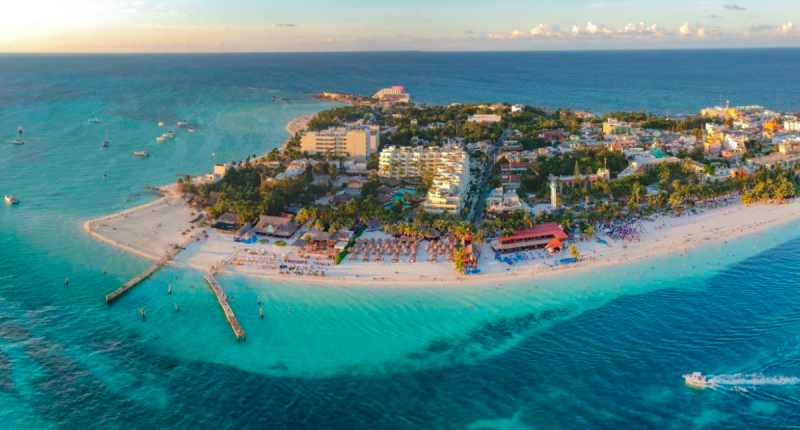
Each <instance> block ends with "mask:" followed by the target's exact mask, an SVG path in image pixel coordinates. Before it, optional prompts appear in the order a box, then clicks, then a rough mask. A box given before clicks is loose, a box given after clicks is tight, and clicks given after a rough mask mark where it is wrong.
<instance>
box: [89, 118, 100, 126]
mask: <svg viewBox="0 0 800 430" xmlns="http://www.w3.org/2000/svg"><path fill="white" fill-rule="evenodd" d="M101 122H103V120H102V119H100V118H98V117H93V118H90V119H89V124H100V123H101Z"/></svg>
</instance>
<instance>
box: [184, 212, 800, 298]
mask: <svg viewBox="0 0 800 430" xmlns="http://www.w3.org/2000/svg"><path fill="white" fill-rule="evenodd" d="M798 209H800V200H795V201H792V202H790V203H786V204H780V205H771V204H764V203H762V204H757V205H751V206H744V205H743V204H741V203H735V204H732V205H730V206H726V207H723V208H717V209H713V210H708V211H705V212H704V213H700V214H698V215H693V216H686V217H683V218H669V217H668V218H664V219H663V220H659V221H656V222H652V221H648V222H645V223H646V224H647V225H646V228H647V233H645V234H644V235H643V236H644V237H643V239H642V240H641V241H639V242H633V243H628V244H627V245H626V246H625V247H623V245H622V243H621V242H611V243H612V244H611V245H602V244H600V243H599V242H596V241H594V240H592V241H587V242H580V243H579V244H578V247H579V249H580V252H581V253H582V254H584V255H585V256H586V258H585V259H584V261H582V262H580V263H578V264H576V265H571V266H559V267H550V266H549V265H547V266H545V265H544V264H543V263H546V262H550V261H552V260H553V259H555V258H564V256H565V255H563V254H562V256H561V257H552V258H550V259H548V260H546V261H540V262H539V264H537V265H529V264H521V265H519V266H514V269H513V270H507V271H503V269H505V268H506V267H505V266H502V265H501V264H500V263H497V262H494V261H492V260H491V259H490V258H489V257H488V255H486V254H484V257H483V258H482V260H481V268H482V270H484V271H486V273H484V274H479V275H468V276H467V275H459V274H457V273H456V272H455V270H454V268H453V264H452V263H446V262H440V263H429V262H424V261H422V260H420V262H418V263H414V264H413V265H412V264H408V263H397V264H386V263H374V262H370V263H353V262H349V261H347V262H343V263H342V264H341V265H339V266H333V265H331V266H326V267H324V270H325V272H326V276H325V277H311V276H296V275H290V276H286V275H280V274H278V273H270V272H268V271H267V270H265V269H256V268H249V267H244V266H235V265H232V264H229V265H227V266H226V267H225V268H224V269H223V270H221V273H223V274H229V275H239V276H245V277H249V278H252V279H258V280H263V281H270V282H282V283H289V284H302V285H336V286H342V285H353V286H371V287H376V286H377V287H417V286H439V287H452V286H457V285H475V284H492V283H500V284H502V282H515V281H523V280H535V279H539V278H549V277H552V276H556V275H560V274H578V273H584V272H589V271H591V272H594V271H599V273H602V271H603V270H605V269H611V268H616V267H622V266H625V265H628V264H632V263H636V262H642V261H646V260H655V259H657V258H661V257H665V256H673V255H680V256H682V255H688V254H690V253H692V252H695V251H696V250H697V249H698V248H704V247H708V246H718V247H719V248H720V249H724V247H725V245H726V244H728V242H732V241H734V240H737V239H741V238H744V237H747V236H751V235H754V234H759V233H761V232H764V231H766V230H769V229H773V228H779V227H781V226H782V225H784V226H785V225H786V224H787V223H789V222H792V221H797V220H799V219H800V211H798ZM662 221H663V224H662ZM711 221H713V223H712V222H711ZM656 227H658V228H656ZM221 239H222V240H224V239H225V236H216V237H210V239H208V241H207V243H208V247H207V249H205V250H203V249H197V250H193V251H191V252H188V253H186V254H185V255H183V256H182V257H180V258H178V259H177V261H176V264H180V265H182V266H185V267H191V268H193V269H196V270H205V269H207V266H208V265H209V264H211V263H212V262H213V263H218V262H219V261H220V260H221V259H224V258H227V257H228V256H229V255H230V254H229V253H227V252H225V251H226V249H228V248H230V247H232V246H233V245H231V246H230V247H229V246H226V245H225V243H224V242H219V240H221ZM227 240H229V241H231V242H232V240H231V239H230V238H229V237H228V238H227ZM484 246H488V245H484ZM239 247H242V248H243V247H247V245H245V246H242V244H239ZM250 247H251V248H254V247H255V248H257V246H250ZM205 253H207V254H208V255H203V254H205ZM706 263H707V264H710V262H706ZM698 264H700V263H699V262H698ZM498 266H499V267H498ZM392 272H396V273H392Z"/></svg>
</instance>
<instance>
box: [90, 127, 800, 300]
mask: <svg viewBox="0 0 800 430" xmlns="http://www.w3.org/2000/svg"><path fill="white" fill-rule="evenodd" d="M313 116H314V115H305V116H303V117H300V118H297V119H295V120H293V121H292V122H290V123H289V125H287V131H288V132H289V133H296V132H297V131H299V130H302V129H304V128H305V127H306V125H307V124H308V121H310V120H311V118H313ZM176 188H177V187H176V186H175V185H169V186H165V187H164V188H162V190H163V192H164V197H162V198H161V199H158V200H156V201H154V202H152V203H148V204H146V205H143V206H139V207H137V208H133V209H130V210H126V211H122V212H119V213H117V214H113V215H110V216H105V217H101V218H96V219H93V220H89V221H87V222H86V223H85V224H84V229H85V230H86V231H87V232H88V233H89V234H91V235H92V236H93V237H95V238H97V239H99V240H102V241H103V242H105V243H108V244H110V245H113V246H116V247H119V248H121V249H124V250H126V251H128V252H131V253H133V254H136V255H139V256H142V257H144V258H148V259H153V260H157V259H159V258H161V257H162V256H163V255H164V253H165V252H167V251H168V250H169V249H170V248H171V247H172V246H173V245H175V244H183V243H186V242H187V240H188V239H191V238H193V237H194V236H196V235H197V233H199V232H200V229H201V226H200V222H201V221H200V220H198V217H199V216H200V215H201V213H200V212H198V211H196V210H195V209H193V208H191V207H190V206H189V205H188V204H186V203H185V201H184V200H183V199H182V198H181V196H180V194H179V193H178V192H177V189H176ZM798 218H800V200H797V199H795V200H793V201H791V202H789V203H786V204H757V205H752V206H745V205H743V204H741V203H738V200H737V199H735V198H732V199H731V201H730V203H728V204H727V205H725V206H723V207H716V208H713V209H703V210H701V212H700V213H698V214H692V215H684V216H681V217H663V218H662V217H659V218H658V219H655V220H652V221H641V222H640V228H641V230H642V231H643V234H642V235H641V236H640V237H639V240H638V241H632V242H625V243H623V242H622V241H614V240H611V239H610V238H608V237H604V239H605V240H606V242H607V243H606V244H602V243H600V242H598V241H597V240H595V239H589V240H585V241H580V242H578V243H577V246H578V249H579V250H580V253H581V254H582V256H583V259H582V261H581V262H579V263H578V264H573V265H569V266H558V267H553V264H552V263H553V261H554V260H555V259H559V258H566V257H568V256H569V255H568V254H567V253H566V252H564V253H562V254H561V255H556V256H553V255H549V254H546V253H544V252H543V251H531V252H524V253H521V254H522V255H523V256H524V257H525V261H519V262H515V263H514V264H513V265H508V264H506V263H502V262H500V261H496V260H495V259H494V253H493V252H492V250H491V248H490V246H489V244H481V245H480V246H481V250H482V257H481V261H480V264H479V268H480V270H481V273H480V274H477V275H459V274H458V273H457V272H456V271H455V269H454V264H453V263H450V262H447V261H446V260H445V258H442V257H441V256H440V259H439V262H430V261H428V259H429V256H430V254H429V253H428V251H426V250H425V249H424V248H425V245H424V244H425V242H423V244H422V246H420V247H419V250H418V253H417V256H416V257H417V262H415V263H409V262H408V256H405V255H403V256H401V257H400V261H399V262H397V263H391V258H390V256H389V255H388V254H384V259H383V261H382V262H375V261H374V257H373V258H372V259H371V260H370V261H369V262H363V261H362V258H361V256H358V258H356V259H355V260H351V259H350V258H345V260H344V261H342V262H341V264H339V265H334V264H333V261H332V260H323V261H317V260H313V259H304V260H301V258H300V257H298V256H297V255H295V254H294V251H293V249H292V247H291V246H290V245H291V244H292V242H294V241H295V240H296V239H298V238H300V237H302V236H303V234H305V230H304V229H302V228H301V229H300V230H299V231H298V232H297V233H295V235H294V236H293V237H292V238H291V239H289V240H287V242H288V244H287V245H286V246H276V245H275V244H274V239H270V240H269V243H258V244H250V245H246V244H242V243H237V242H234V241H233V235H232V234H230V233H221V232H217V231H213V230H210V231H208V233H207V234H208V238H205V237H203V236H201V239H200V241H199V242H194V243H193V244H192V245H191V246H188V247H187V248H186V249H185V250H182V251H181V252H180V253H179V254H178V255H177V257H176V258H175V260H174V261H173V264H177V265H183V266H186V267H192V268H194V269H197V270H200V271H206V270H208V269H209V268H210V267H211V266H219V265H220V264H223V263H227V264H226V267H225V269H224V270H228V271H230V272H232V273H238V274H242V275H246V276H251V277H254V278H259V279H268V280H273V281H284V282H298V283H313V284H325V283H328V284H337V285H342V283H343V281H346V283H347V284H357V285H376V286H381V285H391V286H398V285H399V286H402V285H410V286H419V285H436V284H439V285H442V284H444V285H451V284H456V283H463V282H468V283H472V282H492V281H496V280H498V279H504V278H515V277H516V278H520V277H539V276H550V275H554V274H558V273H563V272H569V273H574V272H577V271H582V270H589V269H595V268H599V267H606V266H611V265H624V264H628V263H631V262H634V261H638V260H643V259H648V258H654V257H656V256H658V255H661V254H667V253H685V252H687V251H688V250H690V249H694V248H696V247H698V246H703V245H707V244H715V245H717V246H724V243H725V242H726V241H729V240H732V239H735V238H737V237H741V236H743V235H746V234H752V233H755V232H758V231H761V230H764V229H767V228H771V227H776V226H780V225H783V224H785V223H788V222H790V221H793V220H796V219H798ZM193 221H194V222H193ZM370 237H375V238H379V237H384V238H388V237H389V236H388V235H386V234H384V233H383V232H370V233H365V234H364V235H363V236H362V238H370ZM244 249H248V250H250V251H256V252H257V255H249V254H248V253H246V252H244ZM284 256H285V257H286V258H287V259H289V260H290V262H289V263H286V262H284V261H283V259H284ZM237 261H238V264H237ZM291 261H294V262H295V263H292V262H291ZM273 263H274V264H275V267H274V268H273V267H272V264H273ZM281 264H286V265H288V266H294V268H300V269H301V271H303V272H309V271H315V270H316V271H317V272H321V271H324V272H325V276H324V277H321V276H301V275H294V274H293V275H289V274H287V273H288V272H289V271H288V270H283V272H284V273H283V274H281V273H280V272H281V268H280V265H281Z"/></svg>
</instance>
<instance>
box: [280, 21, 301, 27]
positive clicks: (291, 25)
mask: <svg viewBox="0 0 800 430" xmlns="http://www.w3.org/2000/svg"><path fill="white" fill-rule="evenodd" d="M275 27H297V24H290V23H288V22H285V23H283V24H275Z"/></svg>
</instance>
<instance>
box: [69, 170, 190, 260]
mask: <svg viewBox="0 0 800 430" xmlns="http://www.w3.org/2000/svg"><path fill="white" fill-rule="evenodd" d="M162 190H163V191H164V193H165V194H164V197H162V198H160V199H158V200H156V201H154V202H151V203H148V204H146V205H142V206H138V207H135V208H133V209H129V210H125V211H122V212H118V213H116V214H113V215H109V216H104V217H101V218H95V219H91V220H88V221H86V222H85V223H84V225H83V228H84V230H85V231H86V232H87V233H89V234H91V235H92V236H93V237H95V238H97V239H99V240H101V241H103V242H105V243H108V244H110V245H113V246H116V247H119V248H121V249H124V250H126V251H128V252H130V253H133V254H136V255H138V256H141V257H144V258H148V259H151V260H158V259H160V258H162V257H163V256H164V254H165V253H166V252H167V251H168V250H169V249H170V248H171V246H172V245H173V244H182V243H184V242H186V241H187V239H188V238H190V237H191V236H192V235H195V234H196V232H199V229H200V226H199V223H200V222H201V221H202V220H198V221H197V222H195V223H192V220H194V219H196V218H198V216H200V215H201V213H200V212H199V211H197V210H196V209H194V208H192V207H191V206H189V205H188V204H186V202H185V201H184V200H183V199H182V198H181V196H180V193H178V191H177V188H176V187H175V186H174V185H171V186H167V187H164V188H162ZM193 227H194V228H193ZM187 230H189V232H188V233H187Z"/></svg>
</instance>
